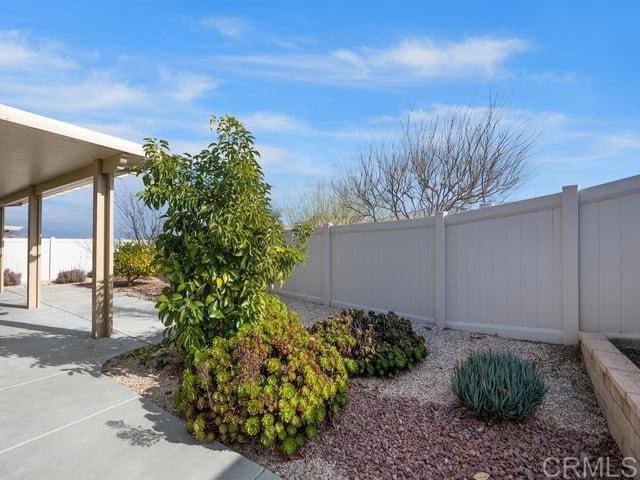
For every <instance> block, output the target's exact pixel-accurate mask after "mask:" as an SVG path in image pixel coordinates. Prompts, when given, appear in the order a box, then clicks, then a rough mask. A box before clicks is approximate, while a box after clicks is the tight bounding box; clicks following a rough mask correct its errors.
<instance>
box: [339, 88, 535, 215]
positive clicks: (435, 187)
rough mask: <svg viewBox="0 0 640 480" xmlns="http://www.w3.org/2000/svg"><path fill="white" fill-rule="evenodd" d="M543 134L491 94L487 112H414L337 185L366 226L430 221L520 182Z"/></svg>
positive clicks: (509, 189)
mask: <svg viewBox="0 0 640 480" xmlns="http://www.w3.org/2000/svg"><path fill="white" fill-rule="evenodd" d="M537 138H538V133H537V132H534V131H532V130H531V129H530V128H529V126H528V124H527V122H526V121H525V122H519V123H514V121H512V120H511V119H507V118H505V114H504V110H503V109H502V108H501V106H500V105H498V104H497V102H496V100H495V98H494V97H492V98H491V99H490V102H489V105H488V106H487V107H486V108H485V109H471V108H458V109H454V110H452V111H450V112H447V113H445V114H441V115H437V116H435V117H434V118H431V119H427V120H424V119H416V118H414V117H413V114H410V115H409V116H408V118H407V119H406V120H405V121H404V122H401V125H400V136H399V139H398V140H397V141H393V142H376V143H371V144H370V145H368V146H367V148H366V149H365V150H364V151H362V152H360V153H359V154H358V155H357V157H356V160H355V162H354V163H353V165H351V166H349V167H346V168H345V169H343V170H342V171H341V172H340V173H339V175H338V177H337V179H336V180H335V181H334V183H333V189H334V191H335V193H336V195H337V196H338V197H339V198H341V199H342V201H343V202H344V204H345V205H347V206H348V207H349V208H351V209H352V210H353V211H354V213H356V215H358V216H359V217H360V218H362V219H363V220H365V221H373V222H377V221H381V220H385V219H390V218H392V219H401V218H416V217H428V216H431V215H433V214H435V212H437V211H450V212H455V211H460V210H465V209H468V208H470V207H471V206H473V205H475V204H480V203H488V202H496V201H501V200H504V198H505V197H506V196H507V195H509V194H510V193H512V192H513V191H514V190H515V189H517V188H518V187H519V186H521V185H522V183H523V182H524V181H525V180H526V178H527V176H528V160H529V158H530V156H531V153H532V149H533V146H534V144H535V142H536V140H537Z"/></svg>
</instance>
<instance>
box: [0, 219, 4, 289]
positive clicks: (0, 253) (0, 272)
mask: <svg viewBox="0 0 640 480" xmlns="http://www.w3.org/2000/svg"><path fill="white" fill-rule="evenodd" d="M3 291H4V207H0V293H2V292H3Z"/></svg>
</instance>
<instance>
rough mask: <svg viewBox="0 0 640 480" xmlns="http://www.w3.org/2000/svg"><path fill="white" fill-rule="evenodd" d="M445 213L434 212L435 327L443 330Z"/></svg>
mask: <svg viewBox="0 0 640 480" xmlns="http://www.w3.org/2000/svg"><path fill="white" fill-rule="evenodd" d="M446 216H447V212H436V217H435V222H436V223H435V242H434V243H435V267H436V268H435V272H436V276H435V284H436V288H435V291H436V309H435V310H436V325H437V326H438V327H441V328H444V326H445V325H446V323H447V294H446V289H447V271H446V261H447V258H446V251H445V246H446V239H445V223H444V219H445V217H446Z"/></svg>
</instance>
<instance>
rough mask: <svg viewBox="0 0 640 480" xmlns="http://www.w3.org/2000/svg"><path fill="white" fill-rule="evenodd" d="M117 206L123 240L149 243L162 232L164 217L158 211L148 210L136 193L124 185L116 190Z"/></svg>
mask: <svg viewBox="0 0 640 480" xmlns="http://www.w3.org/2000/svg"><path fill="white" fill-rule="evenodd" d="M115 205H116V209H117V213H118V220H119V225H120V228H119V230H120V231H119V233H120V237H121V238H126V239H127V240H134V241H136V242H149V241H152V240H155V238H156V237H157V236H158V235H159V234H160V232H161V231H162V224H163V220H162V215H161V214H160V213H159V212H158V211H156V210H151V209H150V208H147V206H146V205H145V204H144V203H142V201H140V199H139V198H138V195H137V194H136V192H133V191H132V190H130V189H129V188H128V187H127V186H126V184H124V183H122V184H121V185H118V188H117V189H116V197H115Z"/></svg>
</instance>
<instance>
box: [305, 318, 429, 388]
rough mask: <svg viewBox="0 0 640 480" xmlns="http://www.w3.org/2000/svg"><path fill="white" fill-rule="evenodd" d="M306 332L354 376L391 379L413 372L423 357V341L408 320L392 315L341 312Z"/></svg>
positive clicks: (424, 352)
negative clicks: (337, 355)
mask: <svg viewBox="0 0 640 480" xmlns="http://www.w3.org/2000/svg"><path fill="white" fill-rule="evenodd" d="M310 331H311V333H312V334H313V335H315V336H317V337H318V338H319V339H321V340H322V341H324V342H327V343H328V344H330V345H333V346H335V347H336V348H337V349H338V351H339V352H340V354H341V355H342V356H343V358H344V359H345V362H346V364H347V367H348V369H349V371H350V372H351V373H352V374H355V375H363V376H391V375H394V374H396V373H398V372H401V371H403V370H408V369H411V368H413V367H414V366H415V365H416V364H417V363H418V362H419V361H420V360H422V359H423V358H424V357H425V356H426V355H427V349H426V347H425V343H424V338H423V337H422V336H420V335H418V334H417V333H416V332H415V331H414V330H413V327H412V325H411V322H410V321H409V320H407V319H406V318H402V317H399V316H398V315H396V314H395V313H393V312H389V313H387V314H379V313H374V312H369V313H365V312H364V311H362V310H353V309H350V310H344V311H343V312H341V313H339V314H337V315H333V316H331V317H329V318H328V319H327V320H324V321H321V322H318V323H316V324H314V325H313V326H312V327H311V329H310Z"/></svg>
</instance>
